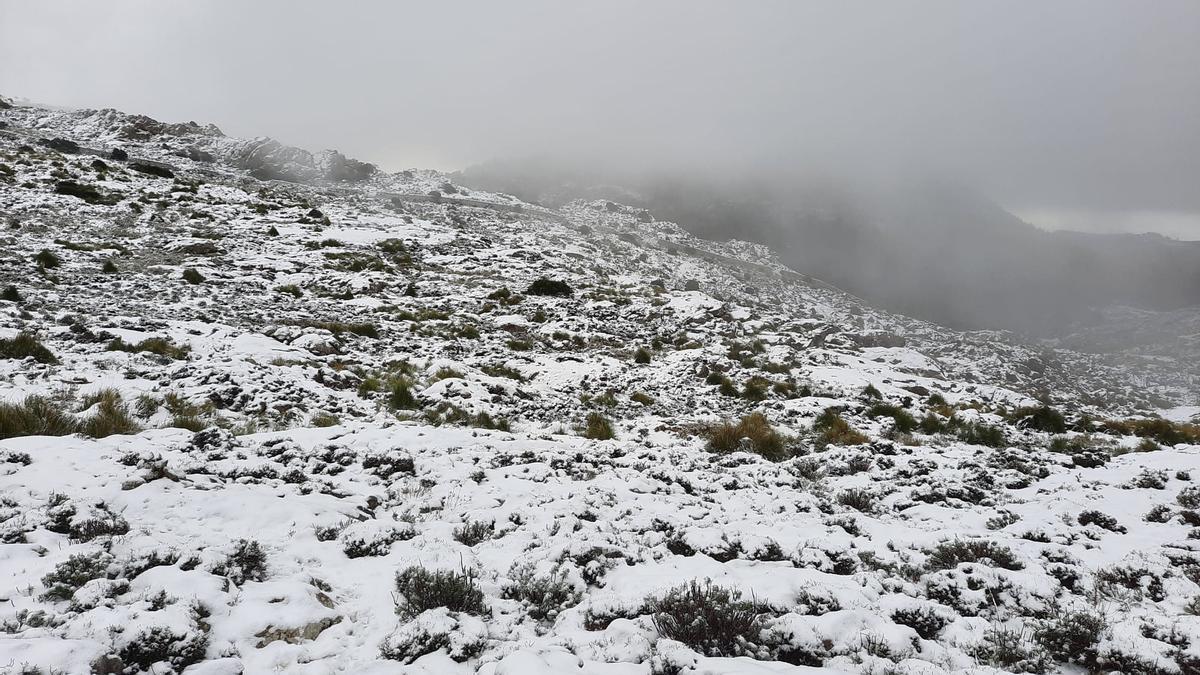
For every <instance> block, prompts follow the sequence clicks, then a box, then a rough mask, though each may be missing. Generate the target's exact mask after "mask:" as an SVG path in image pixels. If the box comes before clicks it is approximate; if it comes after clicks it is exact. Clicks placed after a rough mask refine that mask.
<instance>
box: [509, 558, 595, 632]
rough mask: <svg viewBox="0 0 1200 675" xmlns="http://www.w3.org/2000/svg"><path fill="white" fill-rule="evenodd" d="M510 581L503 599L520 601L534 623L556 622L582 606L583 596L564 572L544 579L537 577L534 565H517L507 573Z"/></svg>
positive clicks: (557, 571) (559, 571)
mask: <svg viewBox="0 0 1200 675" xmlns="http://www.w3.org/2000/svg"><path fill="white" fill-rule="evenodd" d="M508 575H509V577H510V578H511V581H509V582H508V583H507V584H505V585H504V588H503V589H502V590H501V594H500V597H502V598H504V599H505V600H517V601H520V602H521V604H522V605H524V607H525V611H526V612H527V613H528V614H529V616H530V617H531V618H532V619H533V620H534V621H553V620H554V619H555V618H556V617H557V616H558V614H559V612H561V611H562V610H564V609H567V608H569V607H574V606H575V605H578V604H579V601H580V599H581V598H582V597H583V595H582V594H581V593H580V592H579V591H578V590H576V588H575V586H574V584H572V583H571V582H570V581H568V580H567V572H566V570H564V569H556V570H555V571H553V572H551V573H550V574H548V575H545V576H538V575H537V574H535V573H534V569H533V565H532V564H531V563H525V564H523V565H516V566H514V567H513V569H512V570H510V571H509V573H508Z"/></svg>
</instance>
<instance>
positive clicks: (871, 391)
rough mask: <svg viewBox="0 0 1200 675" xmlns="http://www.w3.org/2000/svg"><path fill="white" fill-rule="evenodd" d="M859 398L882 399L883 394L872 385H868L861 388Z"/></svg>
mask: <svg viewBox="0 0 1200 675" xmlns="http://www.w3.org/2000/svg"><path fill="white" fill-rule="evenodd" d="M861 396H862V397H863V398H874V399H880V398H883V394H881V393H879V389H877V388H876V387H875V385H873V384H868V385H867V386H865V387H863V390H862V394H861Z"/></svg>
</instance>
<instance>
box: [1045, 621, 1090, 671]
mask: <svg viewBox="0 0 1200 675" xmlns="http://www.w3.org/2000/svg"><path fill="white" fill-rule="evenodd" d="M1107 630H1108V622H1107V621H1106V620H1105V618H1104V617H1103V616H1102V615H1100V614H1095V613H1092V612H1066V613H1064V614H1060V615H1059V616H1058V617H1057V618H1055V619H1053V620H1052V621H1050V622H1049V623H1047V624H1045V625H1044V626H1042V627H1041V628H1039V629H1038V630H1037V631H1036V632H1035V633H1034V637H1035V639H1037V641H1038V643H1039V644H1040V645H1041V646H1042V647H1043V648H1044V649H1045V650H1046V651H1047V652H1048V653H1049V654H1050V656H1051V657H1053V658H1054V660H1055V661H1060V662H1062V663H1074V664H1078V665H1081V666H1084V667H1085V668H1087V669H1089V670H1092V669H1094V668H1095V667H1096V666H1097V663H1096V656H1097V647H1098V645H1099V643H1100V640H1101V638H1103V637H1104V634H1105V632H1106V631H1107Z"/></svg>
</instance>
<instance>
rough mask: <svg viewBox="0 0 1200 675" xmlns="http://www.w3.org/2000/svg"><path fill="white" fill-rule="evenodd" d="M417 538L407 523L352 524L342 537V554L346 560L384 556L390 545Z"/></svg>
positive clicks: (390, 547)
mask: <svg viewBox="0 0 1200 675" xmlns="http://www.w3.org/2000/svg"><path fill="white" fill-rule="evenodd" d="M415 536H417V531H416V529H415V528H414V527H413V526H412V525H409V524H408V523H403V524H391V523H381V522H378V521H367V522H364V523H353V524H351V525H350V527H348V528H347V529H346V532H345V533H344V534H343V536H342V552H343V553H345V554H346V557H348V558H365V557H369V556H384V555H387V554H388V552H389V551H391V549H392V544H394V543H396V542H398V541H405V540H408V539H412V538H413V537H415Z"/></svg>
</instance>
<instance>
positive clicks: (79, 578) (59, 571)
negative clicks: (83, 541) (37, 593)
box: [42, 551, 113, 600]
mask: <svg viewBox="0 0 1200 675" xmlns="http://www.w3.org/2000/svg"><path fill="white" fill-rule="evenodd" d="M112 562H113V557H112V556H111V555H109V554H108V553H105V552H104V551H96V552H94V553H77V554H75V555H73V556H71V557H70V558H67V559H66V560H64V561H63V562H60V563H59V564H58V565H56V566H55V567H54V571H53V572H51V573H49V574H47V575H46V576H44V577H42V584H43V585H44V586H45V587H46V592H45V593H43V594H42V597H43V598H47V599H53V600H70V599H71V596H73V595H75V591H77V590H79V588H80V587H82V586H83V585H84V584H86V583H87V582H89V581H91V580H92V579H102V578H104V577H106V576H107V575H108V568H109V566H110V565H112Z"/></svg>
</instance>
